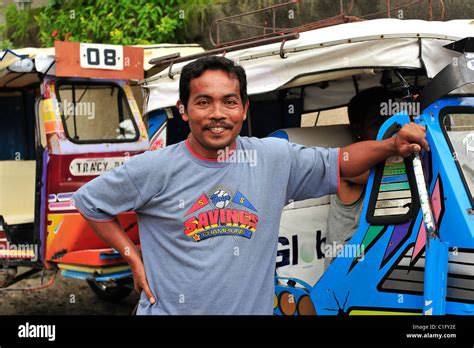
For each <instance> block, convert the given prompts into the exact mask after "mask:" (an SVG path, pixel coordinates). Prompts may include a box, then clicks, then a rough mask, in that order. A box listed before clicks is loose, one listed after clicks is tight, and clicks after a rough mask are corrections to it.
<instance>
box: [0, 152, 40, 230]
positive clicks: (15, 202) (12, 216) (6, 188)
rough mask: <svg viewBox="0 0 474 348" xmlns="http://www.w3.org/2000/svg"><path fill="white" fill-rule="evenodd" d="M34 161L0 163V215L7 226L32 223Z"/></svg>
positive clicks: (33, 208) (34, 177) (33, 212)
mask: <svg viewBox="0 0 474 348" xmlns="http://www.w3.org/2000/svg"><path fill="white" fill-rule="evenodd" d="M35 179H36V161H0V215H2V216H3V218H4V220H5V222H6V223H7V224H8V225H17V224H26V223H33V222H34V215H35Z"/></svg>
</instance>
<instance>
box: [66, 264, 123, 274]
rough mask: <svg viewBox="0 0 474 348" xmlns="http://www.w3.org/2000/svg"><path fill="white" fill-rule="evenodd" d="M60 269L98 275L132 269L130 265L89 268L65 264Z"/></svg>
mask: <svg viewBox="0 0 474 348" xmlns="http://www.w3.org/2000/svg"><path fill="white" fill-rule="evenodd" d="M58 267H59V268H61V269H67V270H71V271H77V272H84V273H97V274H110V273H116V272H121V271H126V270H127V269H129V268H130V267H129V266H128V265H121V266H114V267H89V266H78V265H68V264H65V263H59V264H58Z"/></svg>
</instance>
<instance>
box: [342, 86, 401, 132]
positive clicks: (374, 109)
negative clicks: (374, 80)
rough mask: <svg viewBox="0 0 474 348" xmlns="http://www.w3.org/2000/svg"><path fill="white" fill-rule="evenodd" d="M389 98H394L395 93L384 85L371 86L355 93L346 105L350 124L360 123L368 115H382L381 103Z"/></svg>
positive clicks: (368, 116)
mask: <svg viewBox="0 0 474 348" xmlns="http://www.w3.org/2000/svg"><path fill="white" fill-rule="evenodd" d="M389 99H392V100H393V99H395V93H394V92H392V91H389V90H387V89H386V88H384V87H372V88H369V89H365V90H363V91H361V92H359V93H357V94H356V95H355V96H354V97H353V98H352V99H351V100H350V102H349V104H348V105H347V114H348V116H349V122H350V124H351V125H354V124H361V123H362V122H363V120H364V119H368V118H370V117H383V116H382V115H380V108H381V104H382V103H383V102H388V100H389ZM385 118H388V117H385Z"/></svg>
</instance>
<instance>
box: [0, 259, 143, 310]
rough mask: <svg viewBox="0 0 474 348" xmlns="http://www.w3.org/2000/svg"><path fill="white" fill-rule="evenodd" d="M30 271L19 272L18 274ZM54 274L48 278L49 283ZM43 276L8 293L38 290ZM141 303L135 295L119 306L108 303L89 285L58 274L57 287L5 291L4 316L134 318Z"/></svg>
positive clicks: (0, 305) (0, 296) (0, 299)
mask: <svg viewBox="0 0 474 348" xmlns="http://www.w3.org/2000/svg"><path fill="white" fill-rule="evenodd" d="M26 270H27V269H25V268H19V270H18V273H19V274H20V273H23V272H24V271H26ZM50 277H51V273H47V274H45V276H44V284H46V283H48V281H49V279H50ZM40 280H41V273H37V274H35V275H34V276H32V277H30V278H28V279H24V280H22V281H20V282H18V283H16V284H14V285H12V286H11V287H9V288H8V289H13V288H25V287H36V286H39V285H40ZM137 301H138V295H137V294H136V293H135V292H132V293H131V294H130V295H129V296H128V297H127V298H125V300H123V301H122V302H121V303H119V304H112V303H107V302H105V301H103V300H100V299H99V298H97V296H96V295H95V294H94V293H93V292H92V290H91V289H90V288H89V285H87V283H86V282H85V281H82V280H78V279H71V278H66V277H63V276H61V274H60V272H58V273H57V274H56V278H55V281H54V283H53V285H51V286H50V287H48V288H45V289H41V290H37V291H1V290H0V315H45V314H46V315H48V314H50V315H57V314H66V315H99V314H110V315H130V314H131V313H132V311H133V309H134V307H135V305H136V303H137Z"/></svg>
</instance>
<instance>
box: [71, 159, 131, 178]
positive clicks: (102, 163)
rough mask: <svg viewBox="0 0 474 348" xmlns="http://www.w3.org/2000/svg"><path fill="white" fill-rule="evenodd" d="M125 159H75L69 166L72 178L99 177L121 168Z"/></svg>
mask: <svg viewBox="0 0 474 348" xmlns="http://www.w3.org/2000/svg"><path fill="white" fill-rule="evenodd" d="M126 159H127V157H107V158H77V159H75V160H73V161H72V162H71V164H70V165H69V171H70V172H71V174H72V175H74V176H90V175H100V174H102V173H105V172H106V171H108V170H111V169H114V168H115V167H118V166H121V165H122V164H123V163H124V161H125V160H126Z"/></svg>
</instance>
